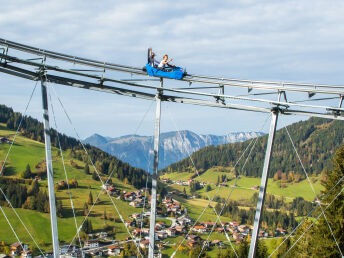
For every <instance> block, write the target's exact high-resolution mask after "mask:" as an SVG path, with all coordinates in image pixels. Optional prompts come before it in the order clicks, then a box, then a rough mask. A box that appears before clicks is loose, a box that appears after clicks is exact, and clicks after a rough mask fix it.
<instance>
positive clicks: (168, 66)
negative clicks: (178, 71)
mask: <svg viewBox="0 0 344 258" xmlns="http://www.w3.org/2000/svg"><path fill="white" fill-rule="evenodd" d="M172 60H173V58H171V59H170V60H168V55H167V54H166V55H164V56H163V58H162V60H161V62H160V64H159V65H158V69H162V70H163V71H166V72H167V71H171V70H173V68H175V67H176V66H175V65H171V64H169V63H170V62H172Z"/></svg>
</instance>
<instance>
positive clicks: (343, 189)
mask: <svg viewBox="0 0 344 258" xmlns="http://www.w3.org/2000/svg"><path fill="white" fill-rule="evenodd" d="M343 191H344V188H342V189H341V190H340V192H339V193H338V194H337V195H336V196H335V197H334V198H333V200H332V201H331V202H330V203H329V204H328V205H327V206H326V208H325V209H324V210H323V211H326V210H327V209H328V208H329V207H330V206H331V205H332V203H333V202H334V201H335V200H336V199H337V198H338V196H340V195H341V193H342V192H343ZM319 206H321V205H320V204H319ZM321 215H324V213H323V212H322V213H320V214H319V216H318V217H316V219H315V220H314V221H313V222H312V224H311V225H310V226H309V227H308V228H307V229H306V230H305V231H304V232H303V233H302V234H301V236H300V237H299V238H298V239H297V240H296V241H295V242H294V243H293V245H292V246H291V247H290V248H289V249H288V250H287V251H286V252H285V254H284V256H283V257H285V256H286V255H287V254H288V253H289V251H290V250H291V249H292V248H293V247H294V246H295V245H296V244H297V243H298V242H299V240H300V239H301V238H302V237H303V235H304V234H306V233H307V232H308V230H310V228H311V227H312V226H313V225H314V224H315V223H316V222H317V221H318V219H319V218H320V217H321ZM342 257H343V256H342Z"/></svg>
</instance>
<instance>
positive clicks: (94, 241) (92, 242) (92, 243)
mask: <svg viewBox="0 0 344 258" xmlns="http://www.w3.org/2000/svg"><path fill="white" fill-rule="evenodd" d="M84 247H85V248H97V247H99V241H98V240H97V239H90V240H87V241H86V242H85V244H84Z"/></svg>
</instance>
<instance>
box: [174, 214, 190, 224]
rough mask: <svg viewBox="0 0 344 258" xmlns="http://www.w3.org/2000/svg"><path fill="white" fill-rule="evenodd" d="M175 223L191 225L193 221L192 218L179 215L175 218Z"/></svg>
mask: <svg viewBox="0 0 344 258" xmlns="http://www.w3.org/2000/svg"><path fill="white" fill-rule="evenodd" d="M176 223H177V224H179V225H191V224H192V223H193V219H192V218H190V217H188V216H181V217H179V218H178V219H177V220H176Z"/></svg>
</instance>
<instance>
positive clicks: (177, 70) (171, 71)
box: [146, 64, 185, 80]
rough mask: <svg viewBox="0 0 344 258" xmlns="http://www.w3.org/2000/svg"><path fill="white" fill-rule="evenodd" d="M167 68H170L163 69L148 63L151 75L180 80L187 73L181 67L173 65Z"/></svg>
mask: <svg viewBox="0 0 344 258" xmlns="http://www.w3.org/2000/svg"><path fill="white" fill-rule="evenodd" d="M167 69H168V70H162V69H158V68H155V67H152V66H151V65H150V64H146V70H147V74H148V75H149V76H158V77H167V78H171V79H176V80H180V79H182V78H183V76H184V75H185V72H184V70H183V68H181V67H173V68H167Z"/></svg>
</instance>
